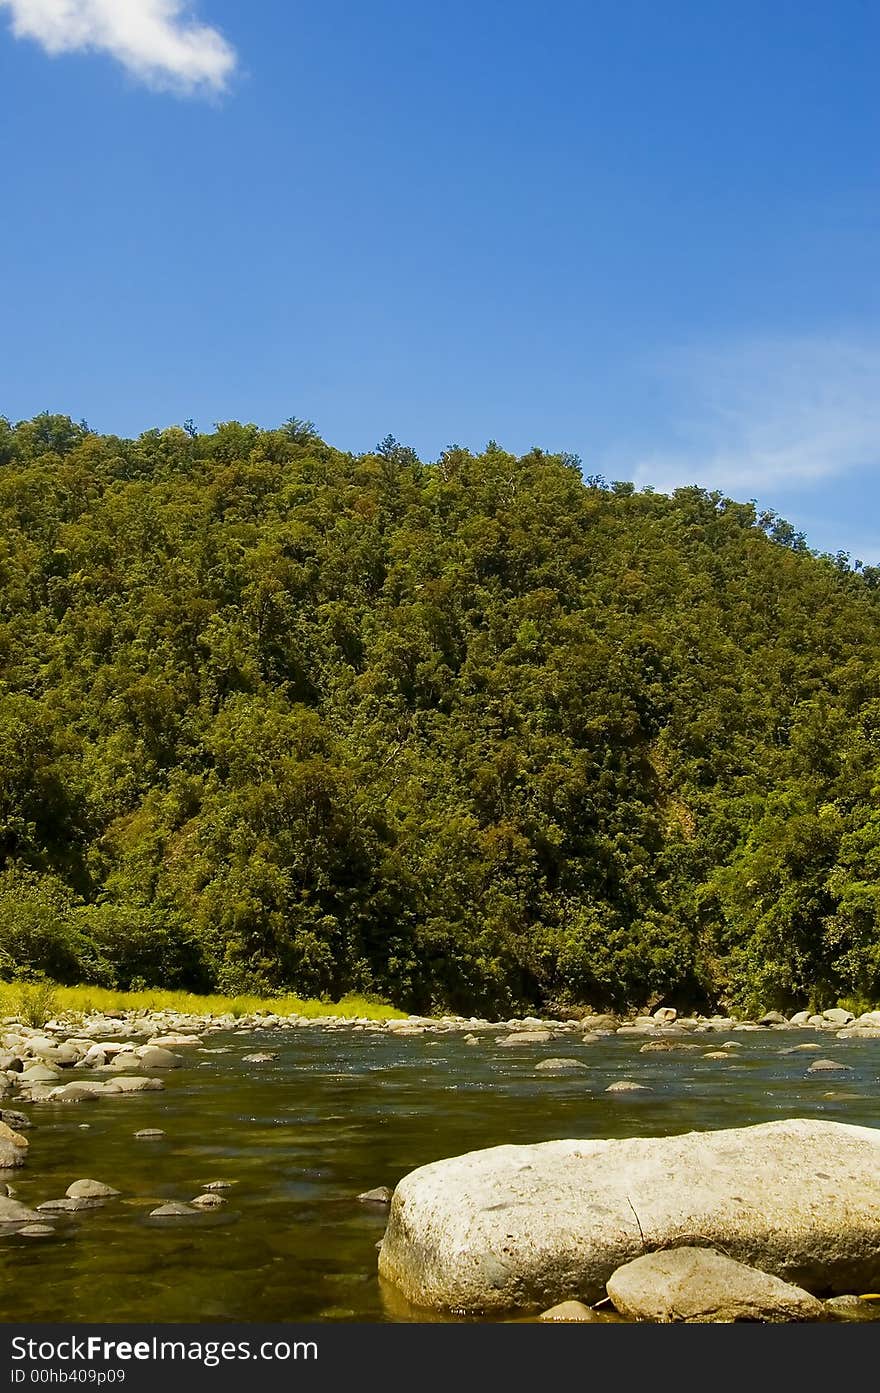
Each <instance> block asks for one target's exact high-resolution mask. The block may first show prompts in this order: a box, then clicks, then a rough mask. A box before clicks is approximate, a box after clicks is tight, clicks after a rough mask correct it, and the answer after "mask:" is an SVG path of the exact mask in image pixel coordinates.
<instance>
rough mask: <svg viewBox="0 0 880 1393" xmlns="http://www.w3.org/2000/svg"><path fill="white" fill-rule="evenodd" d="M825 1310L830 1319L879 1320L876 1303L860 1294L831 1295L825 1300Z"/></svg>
mask: <svg viewBox="0 0 880 1393" xmlns="http://www.w3.org/2000/svg"><path fill="white" fill-rule="evenodd" d="M825 1311H826V1314H827V1315H828V1316H830V1318H831V1319H832V1320H880V1309H878V1307H877V1305H876V1303H875V1302H873V1301H863V1300H862V1298H861V1297H860V1296H853V1295H850V1296H832V1297H830V1298H829V1300H828V1301H826V1302H825Z"/></svg>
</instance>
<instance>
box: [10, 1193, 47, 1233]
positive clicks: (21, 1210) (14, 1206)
mask: <svg viewBox="0 0 880 1393" xmlns="http://www.w3.org/2000/svg"><path fill="white" fill-rule="evenodd" d="M39 1218H40V1216H39V1214H38V1213H37V1212H36V1210H35V1209H29V1208H28V1206H27V1205H26V1204H21V1203H20V1202H19V1201H18V1200H14V1199H12V1198H11V1196H9V1195H3V1194H0V1226H4V1225H6V1224H27V1223H31V1222H37V1221H39Z"/></svg>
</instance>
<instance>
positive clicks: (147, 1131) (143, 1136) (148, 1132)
mask: <svg viewBox="0 0 880 1393" xmlns="http://www.w3.org/2000/svg"><path fill="white" fill-rule="evenodd" d="M134 1135H135V1138H136V1140H137V1141H158V1140H159V1139H160V1137H164V1135H165V1133H164V1132H163V1131H162V1128H161V1127H142V1128H141V1130H140V1131H139V1132H135V1134H134Z"/></svg>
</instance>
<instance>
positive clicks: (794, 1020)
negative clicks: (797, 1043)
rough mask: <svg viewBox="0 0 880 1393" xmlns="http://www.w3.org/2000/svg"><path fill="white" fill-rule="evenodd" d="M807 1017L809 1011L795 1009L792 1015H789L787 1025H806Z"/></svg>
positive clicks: (808, 1017) (808, 1016)
mask: <svg viewBox="0 0 880 1393" xmlns="http://www.w3.org/2000/svg"><path fill="white" fill-rule="evenodd" d="M809 1019H810V1013H809V1011H795V1013H794V1015H793V1016H790V1017H789V1020H788V1023H789V1025H806V1024H807V1022H808V1021H809Z"/></svg>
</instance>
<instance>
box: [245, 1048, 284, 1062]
mask: <svg viewBox="0 0 880 1393" xmlns="http://www.w3.org/2000/svg"><path fill="white" fill-rule="evenodd" d="M277 1058H278V1056H277V1054H271V1053H270V1052H268V1051H266V1050H260V1051H258V1052H257V1053H256V1054H243V1055H242V1057H241V1062H242V1064H271V1063H272V1060H273V1059H277Z"/></svg>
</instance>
